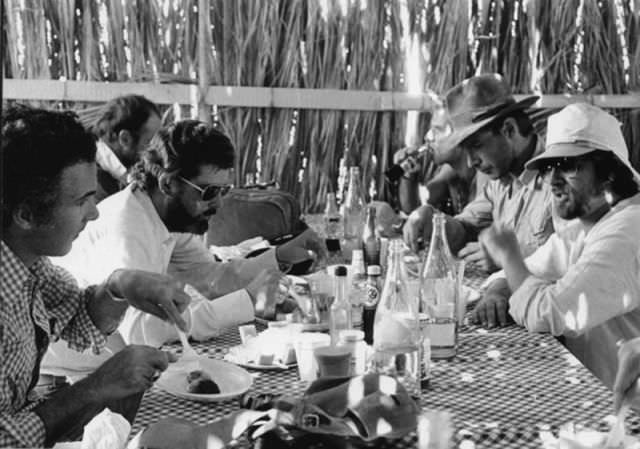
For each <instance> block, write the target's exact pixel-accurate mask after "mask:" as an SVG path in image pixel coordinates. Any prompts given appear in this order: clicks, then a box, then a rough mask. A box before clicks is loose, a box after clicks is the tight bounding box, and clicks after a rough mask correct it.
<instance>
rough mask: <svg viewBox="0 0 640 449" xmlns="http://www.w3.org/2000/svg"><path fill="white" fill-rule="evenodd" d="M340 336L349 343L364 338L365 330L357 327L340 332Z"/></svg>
mask: <svg viewBox="0 0 640 449" xmlns="http://www.w3.org/2000/svg"><path fill="white" fill-rule="evenodd" d="M340 338H341V339H342V340H343V341H345V342H348V343H352V342H354V341H360V340H364V332H363V331H361V330H357V329H350V330H344V331H341V332H340Z"/></svg>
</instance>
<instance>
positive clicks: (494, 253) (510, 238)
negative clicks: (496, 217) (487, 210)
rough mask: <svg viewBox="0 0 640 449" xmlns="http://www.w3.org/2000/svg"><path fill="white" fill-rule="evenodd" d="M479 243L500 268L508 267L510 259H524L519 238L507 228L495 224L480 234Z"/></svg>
mask: <svg viewBox="0 0 640 449" xmlns="http://www.w3.org/2000/svg"><path fill="white" fill-rule="evenodd" d="M478 241H479V242H480V245H481V246H482V247H483V249H484V251H485V254H487V255H488V256H489V258H490V259H491V260H492V261H493V262H494V263H495V264H497V265H498V266H499V267H504V266H506V265H507V261H508V260H509V259H510V258H513V257H516V256H517V257H519V258H520V259H522V256H521V255H520V245H519V244H518V238H517V237H516V234H515V233H514V232H513V229H511V228H509V227H507V226H504V225H502V224H498V223H494V224H493V225H491V226H490V227H488V228H487V229H485V230H484V231H482V232H481V233H480V235H479V236H478Z"/></svg>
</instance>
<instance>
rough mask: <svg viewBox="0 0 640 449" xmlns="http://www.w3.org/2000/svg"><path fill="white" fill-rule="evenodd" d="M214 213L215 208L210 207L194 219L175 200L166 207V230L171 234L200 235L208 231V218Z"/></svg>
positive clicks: (180, 203) (179, 202)
mask: <svg viewBox="0 0 640 449" xmlns="http://www.w3.org/2000/svg"><path fill="white" fill-rule="evenodd" d="M215 213H216V208H215V207H211V208H209V209H207V210H206V211H204V212H203V213H202V214H199V215H197V216H195V217H194V216H193V215H191V214H190V213H189V211H188V210H187V209H186V208H185V207H184V205H183V204H182V202H181V201H180V200H179V199H175V200H173V201H171V202H170V203H169V205H168V207H167V223H166V225H167V229H168V230H169V231H171V232H187V233H190V234H198V235H202V234H204V233H205V232H207V230H208V229H209V217H210V216H212V215H214V214H215Z"/></svg>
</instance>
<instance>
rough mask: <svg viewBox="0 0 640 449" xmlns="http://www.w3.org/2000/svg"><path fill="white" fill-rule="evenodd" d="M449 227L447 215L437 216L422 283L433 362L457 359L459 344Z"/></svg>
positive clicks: (422, 311) (424, 310)
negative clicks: (447, 230) (448, 237)
mask: <svg viewBox="0 0 640 449" xmlns="http://www.w3.org/2000/svg"><path fill="white" fill-rule="evenodd" d="M445 225H446V218H445V215H444V214H443V213H441V212H437V213H435V214H434V215H433V231H432V234H431V243H430V244H429V255H428V256H427V259H426V261H425V263H424V266H423V268H422V275H421V279H420V312H421V313H423V314H425V315H426V316H423V318H424V319H423V320H422V323H423V326H426V329H423V331H424V332H425V334H427V335H428V336H429V339H430V340H431V358H432V359H449V358H452V357H454V356H455V355H456V346H457V341H458V324H457V319H456V304H457V302H458V292H457V288H456V285H457V283H456V280H457V275H456V271H455V264H454V260H453V256H452V255H451V250H450V249H449V243H448V242H447V233H446V228H445Z"/></svg>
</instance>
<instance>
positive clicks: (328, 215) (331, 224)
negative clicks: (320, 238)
mask: <svg viewBox="0 0 640 449" xmlns="http://www.w3.org/2000/svg"><path fill="white" fill-rule="evenodd" d="M323 218H324V232H325V236H326V237H325V243H326V245H327V250H328V253H329V260H328V263H329V264H339V263H342V262H343V260H342V254H341V248H340V239H341V238H342V234H343V232H344V228H343V224H342V216H341V215H340V211H339V210H338V204H337V203H336V195H335V193H327V204H326V206H325V209H324V217H323Z"/></svg>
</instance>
